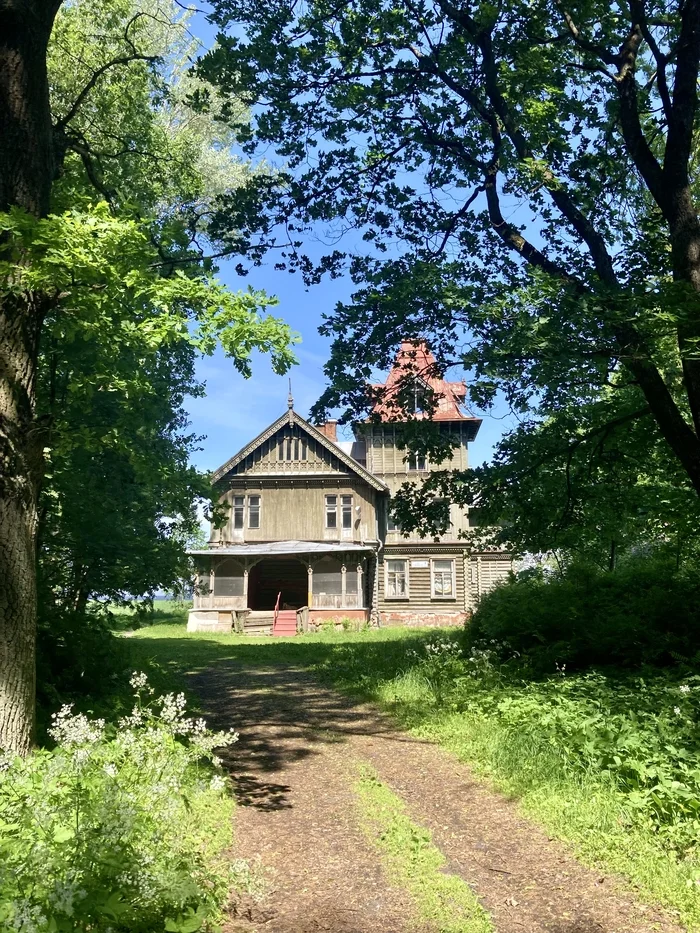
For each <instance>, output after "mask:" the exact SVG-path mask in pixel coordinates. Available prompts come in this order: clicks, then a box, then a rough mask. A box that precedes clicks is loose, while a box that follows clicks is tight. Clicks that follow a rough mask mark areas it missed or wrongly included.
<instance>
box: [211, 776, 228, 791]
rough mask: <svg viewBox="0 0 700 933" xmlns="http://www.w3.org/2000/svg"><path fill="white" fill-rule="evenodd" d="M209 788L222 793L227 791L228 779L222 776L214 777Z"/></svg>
mask: <svg viewBox="0 0 700 933" xmlns="http://www.w3.org/2000/svg"><path fill="white" fill-rule="evenodd" d="M209 788H210V789H211V790H214V791H222V790H225V789H226V778H224V777H222V776H221V775H220V774H215V775H214V777H213V778H212V779H211V781H210V782H209Z"/></svg>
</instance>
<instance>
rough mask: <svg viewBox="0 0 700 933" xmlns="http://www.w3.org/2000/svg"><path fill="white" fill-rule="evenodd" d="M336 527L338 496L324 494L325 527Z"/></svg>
mask: <svg viewBox="0 0 700 933" xmlns="http://www.w3.org/2000/svg"><path fill="white" fill-rule="evenodd" d="M337 527H338V497H337V496H326V528H337Z"/></svg>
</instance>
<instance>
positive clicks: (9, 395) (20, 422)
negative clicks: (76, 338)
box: [0, 0, 59, 754]
mask: <svg viewBox="0 0 700 933" xmlns="http://www.w3.org/2000/svg"><path fill="white" fill-rule="evenodd" d="M58 6H59V2H54V0H7V2H5V3H2V4H1V5H0V211H7V210H9V209H10V208H12V207H19V208H21V209H23V210H25V211H27V212H29V213H31V214H33V215H34V216H36V217H41V216H44V215H45V214H46V213H47V212H48V210H49V203H50V196H51V185H52V182H53V177H54V157H53V138H52V132H53V131H52V125H51V112H50V107H49V88H48V79H47V71H46V50H47V46H48V41H49V37H50V35H51V29H52V25H53V19H54V16H55V14H56V10H57V9H58ZM8 246H9V244H8V243H7V242H1V241H0V258H2V259H4V258H10V257H8V256H6V255H3V254H4V253H6V252H7V250H8ZM11 258H12V260H13V261H17V257H16V256H14V255H13V256H12V257H11ZM44 305H45V302H44V299H43V298H42V296H34V295H28V294H26V293H24V294H17V293H13V290H12V283H11V282H7V281H5V282H0V748H5V749H9V750H12V751H15V752H18V753H19V754H26V753H27V751H28V750H29V748H30V747H31V744H32V739H33V728H34V709H35V681H36V674H35V641H36V533H37V497H38V490H39V482H40V477H41V459H42V455H41V451H42V446H43V444H42V440H41V431H40V429H39V426H38V425H37V424H36V423H35V420H34V412H35V401H36V367H37V356H38V349H39V337H40V331H41V323H42V319H43V316H44Z"/></svg>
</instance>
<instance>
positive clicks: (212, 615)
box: [187, 609, 233, 635]
mask: <svg viewBox="0 0 700 933" xmlns="http://www.w3.org/2000/svg"><path fill="white" fill-rule="evenodd" d="M222 616H224V617H227V618H226V619H225V620H221V617H222ZM187 631H188V632H221V633H223V634H224V635H229V634H230V633H231V632H232V631H233V614H232V613H231V612H222V611H219V610H209V611H207V610H206V609H190V612H189V615H188V617H187Z"/></svg>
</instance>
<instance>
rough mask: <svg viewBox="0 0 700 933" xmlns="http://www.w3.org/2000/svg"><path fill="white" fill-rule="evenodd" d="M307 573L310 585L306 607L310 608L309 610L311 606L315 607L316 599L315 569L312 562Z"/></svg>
mask: <svg viewBox="0 0 700 933" xmlns="http://www.w3.org/2000/svg"><path fill="white" fill-rule="evenodd" d="M307 573H308V578H309V583H308V592H307V594H306V605H307V606H308V607H309V609H311V606H312V605H313V599H314V568H313V567H312V565H311V562H310V561H309V567H308V570H307Z"/></svg>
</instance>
